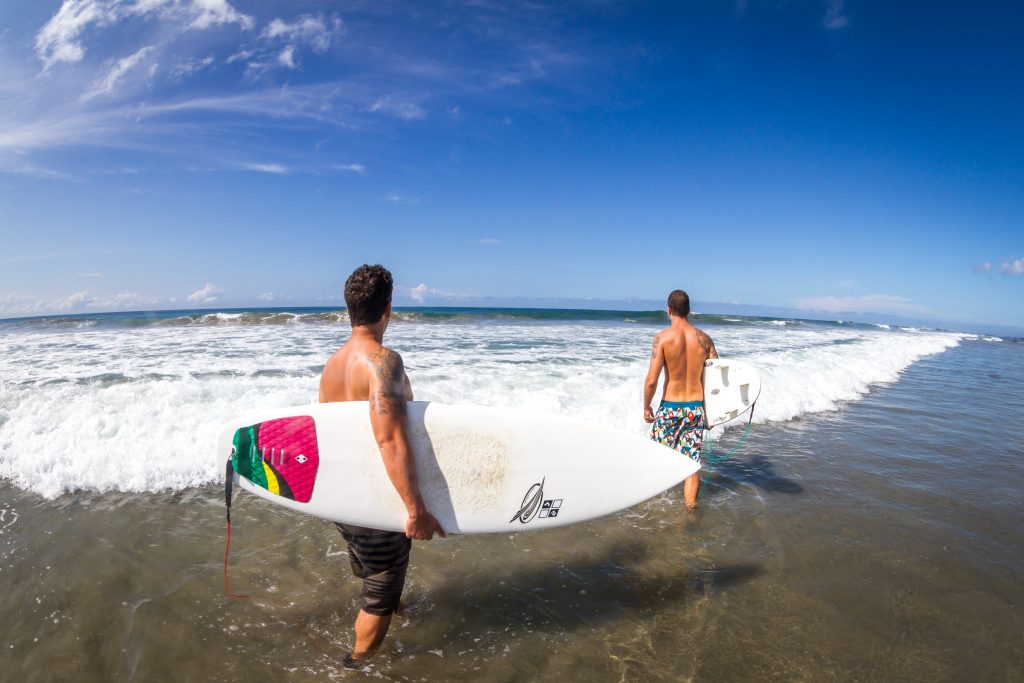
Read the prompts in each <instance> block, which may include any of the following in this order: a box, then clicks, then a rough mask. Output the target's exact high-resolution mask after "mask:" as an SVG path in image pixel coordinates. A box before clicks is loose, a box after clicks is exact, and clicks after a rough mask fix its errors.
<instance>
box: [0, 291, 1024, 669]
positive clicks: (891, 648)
mask: <svg viewBox="0 0 1024 683" xmlns="http://www.w3.org/2000/svg"><path fill="white" fill-rule="evenodd" d="M665 323H666V319H665V317H664V315H663V314H661V313H643V312H608V311H546V310H511V309H510V310H486V309H457V310H452V309H419V310H408V311H401V312H398V313H397V314H396V316H395V318H394V319H393V322H392V325H391V327H390V328H389V330H388V334H387V343H388V344H389V345H391V346H392V347H394V348H396V349H397V350H399V351H400V352H401V353H402V355H403V357H404V359H405V362H406V366H407V369H408V372H409V374H410V377H411V380H412V384H413V388H414V391H415V393H416V397H417V398H418V399H424V400H435V401H443V402H451V403H456V402H468V403H480V404H490V405H508V406H525V407H531V408H538V409H542V410H548V411H552V412H560V413H564V414H570V415H576V416H579V417H583V418H586V419H590V420H594V421H598V422H603V423H606V424H612V425H615V426H617V427H620V428H622V429H626V430H630V431H635V432H637V433H643V432H644V431H645V425H644V423H643V421H642V412H641V399H642V392H641V388H642V387H641V384H642V380H643V376H644V373H645V371H646V364H647V350H648V349H649V345H650V339H651V336H652V335H653V333H654V332H655V331H656V330H657V329H659V326H662V325H664V324H665ZM695 323H696V324H698V325H699V326H701V327H702V328H703V329H705V330H706V331H708V332H709V333H710V334H711V335H712V336H713V337H714V338H715V342H716V345H717V347H718V349H719V352H720V354H721V355H722V356H725V357H735V358H739V359H743V360H746V361H748V362H750V363H753V364H755V365H757V366H758V367H759V368H760V369H761V371H762V373H763V380H764V390H763V393H762V396H761V399H760V401H759V402H758V405H757V409H756V413H755V417H754V426H753V427H752V429H751V434H750V436H749V438H748V440H747V442H746V443H745V444H744V445H743V447H742V448H741V449H740V451H739V452H738V453H737V454H736V456H734V458H733V459H732V460H730V461H728V462H726V463H724V464H722V465H721V466H719V467H717V468H716V470H715V471H714V472H713V473H712V475H711V483H710V485H709V486H708V487H707V489H706V491H705V493H704V494H703V498H702V502H701V507H700V509H699V511H698V512H697V513H696V514H690V515H687V514H685V513H683V512H682V511H681V507H680V492H679V491H675V490H674V491H670V492H668V493H666V494H663V495H662V496H660V497H658V498H655V499H654V500H652V501H650V502H648V503H645V504H642V505H640V506H637V507H635V508H633V509H631V510H628V511H625V512H623V513H620V514H618V515H614V516H612V517H609V518H606V519H604V520H599V521H596V522H593V523H590V524H584V525H578V526H575V527H568V528H565V529H560V530H551V531H547V532H541V533H531V534H519V535H510V536H505V535H497V536H475V537H462V538H452V539H448V540H445V541H435V542H430V543H417V546H416V548H415V549H414V554H413V562H412V567H411V569H410V575H409V584H408V588H407V596H406V609H405V611H404V613H403V614H402V615H401V617H400V618H398V619H396V623H395V626H394V627H393V629H392V635H391V637H390V638H389V641H388V644H387V645H386V647H385V648H384V650H383V651H382V652H381V654H380V655H379V656H378V657H377V658H375V659H374V660H373V663H372V664H371V665H369V666H368V667H367V668H366V670H365V671H364V672H361V673H359V672H356V673H353V672H345V671H343V670H342V669H341V666H340V660H341V657H342V655H343V654H344V652H345V651H347V649H348V648H349V647H350V644H351V632H350V631H351V621H352V619H353V618H354V615H355V612H356V610H357V609H358V607H357V604H356V593H357V591H358V582H356V581H355V580H354V579H352V577H351V576H350V575H349V572H348V567H347V564H348V563H347V560H346V558H345V554H344V548H343V545H342V544H341V543H340V537H338V536H337V533H336V532H335V531H334V529H333V527H332V526H331V525H329V524H327V523H324V522H320V521H317V520H314V519H312V518H307V517H304V516H301V515H297V514H295V513H291V512H288V511H285V510H283V509H281V508H277V507H276V506H272V505H268V504H267V503H265V502H263V501H260V500H258V499H256V498H254V497H251V496H245V495H242V496H240V497H239V499H238V503H237V512H235V514H234V515H233V518H234V519H235V524H234V525H233V526H234V538H233V539H232V544H233V547H232V575H231V581H232V584H233V588H234V589H236V590H245V591H247V592H249V593H250V594H251V595H252V597H251V598H250V599H248V600H238V601H235V600H230V599H228V598H227V597H225V596H224V594H223V586H222V581H223V577H222V561H223V541H224V527H223V499H222V495H223V494H222V492H221V491H220V488H219V480H220V477H221V476H222V472H221V471H220V467H219V466H217V465H216V464H214V463H213V462H212V461H211V457H210V451H211V448H212V443H213V439H214V434H215V432H216V430H217V427H218V425H219V424H220V423H221V422H222V421H223V420H225V419H226V418H228V417H230V416H232V415H234V414H237V413H242V412H245V411H247V410H249V409H251V408H257V407H258V408H263V407H268V406H288V405H297V404H303V403H309V402H312V401H314V400H315V397H316V390H317V382H318V377H319V372H320V369H321V368H322V365H323V362H324V361H325V360H326V358H327V357H328V355H329V354H330V353H331V352H332V351H333V350H334V349H335V348H336V347H337V346H338V345H339V344H341V343H342V342H344V340H345V339H346V338H347V335H348V323H347V319H346V317H345V315H344V313H339V312H337V311H330V310H322V309H317V310H313V309H301V310H261V311H219V312H212V311H203V312H197V311H176V312H161V313H154V314H106V315H96V316H73V317H57V318H48V319H25V320H13V321H0V585H4V586H5V587H6V589H7V590H5V591H4V592H3V595H2V596H0V624H3V626H0V633H3V635H4V638H3V639H2V640H0V646H2V649H0V680H11V681H27V680H66V679H68V678H75V679H77V680H322V679H324V678H331V679H333V678H344V677H347V676H353V675H356V676H358V675H362V676H369V677H375V678H382V679H386V680H411V681H416V680H428V681H432V680H459V681H461V680H466V681H470V680H474V681H475V680H508V681H513V680H527V679H532V678H535V677H537V676H557V677H559V678H563V679H569V680H583V679H586V680H608V681H618V680H733V679H736V678H747V679H750V678H757V679H765V680H793V679H804V680H822V679H841V680H849V679H854V680H859V679H868V678H872V679H877V678H882V679H886V680H956V679H961V678H964V677H971V678H979V677H980V679H983V680H1019V679H1020V678H1021V677H1022V676H1024V636H1022V633H1024V628H1022V626H1024V620H1022V619H1021V617H1020V604H1021V599H1022V597H1024V588H1022V584H1021V580H1020V578H1019V567H1020V566H1021V564H1022V562H1024V533H1022V531H1021V529H1022V528H1024V525H1022V522H1024V519H1022V514H1021V512H1022V508H1021V505H1020V502H1019V501H1020V495H1019V491H1020V487H1021V484H1022V483H1024V468H1022V465H1021V462H1022V461H1021V456H1022V455H1024V429H1022V428H1021V426H1020V425H1022V424H1024V390H1022V389H1021V387H1022V386H1024V385H1022V382H1024V362H1022V361H1024V344H1022V343H1021V341H1020V340H1013V339H1000V338H997V337H986V336H979V335H972V334H962V333H956V332H948V331H938V330H922V329H913V328H899V327H896V326H887V325H865V324H849V323H840V322H816V321H808V320H777V319H766V318H747V317H740V316H712V315H704V316H696V317H695ZM737 437H738V431H736V430H734V429H726V430H724V432H722V430H717V431H716V434H715V439H716V443H718V444H720V445H722V446H723V447H728V446H731V445H732V444H734V443H735V441H736V438H737Z"/></svg>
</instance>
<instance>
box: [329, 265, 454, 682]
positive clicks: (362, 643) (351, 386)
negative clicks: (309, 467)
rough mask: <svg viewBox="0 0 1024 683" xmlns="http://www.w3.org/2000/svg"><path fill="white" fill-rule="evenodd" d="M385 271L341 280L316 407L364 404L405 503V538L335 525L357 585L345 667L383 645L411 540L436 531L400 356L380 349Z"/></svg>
mask: <svg viewBox="0 0 1024 683" xmlns="http://www.w3.org/2000/svg"><path fill="white" fill-rule="evenodd" d="M391 292H392V281H391V273H389V272H388V271H387V269H386V268H384V267H383V266H369V265H363V266H360V267H359V268H356V270H355V271H354V272H353V273H352V275H351V276H349V278H348V280H347V281H346V282H345V304H346V306H348V315H349V322H351V324H352V337H351V338H350V339H349V340H348V341H347V342H345V344H344V345H343V346H342V347H341V348H339V349H338V350H337V351H335V352H334V355H332V356H331V357H330V359H329V360H328V361H327V364H326V365H324V371H323V375H321V377H320V402H321V403H331V402H333V401H369V403H370V426H371V427H372V429H373V435H374V437H375V438H376V440H377V445H378V447H379V448H380V455H381V459H382V460H383V461H384V468H385V469H386V470H387V473H388V477H389V478H390V479H391V483H392V485H394V487H395V490H396V491H398V495H399V496H401V498H402V502H403V503H405V508H406V511H407V512H408V515H409V516H408V518H407V519H406V520H405V533H401V532H394V531H381V530H379V529H368V528H366V527H357V526H352V525H349V524H338V525H337V526H338V530H339V531H340V532H341V535H342V536H343V537H344V539H345V542H346V544H347V545H348V556H349V561H350V562H351V564H352V573H353V574H355V575H356V576H358V577H359V578H361V579H362V580H363V588H362V593H361V598H362V608H361V609H360V610H359V614H358V615H357V616H356V625H355V631H356V642H355V646H354V647H353V651H352V653H351V654H350V655H346V657H345V665H346V666H353V665H354V663H355V662H358V661H359V660H362V659H368V658H369V657H370V656H372V655H373V653H374V652H375V651H376V650H377V648H379V647H380V645H381V643H382V642H384V636H385V635H387V632H388V626H390V625H391V615H392V614H393V613H394V611H395V610H396V609H397V608H398V602H399V599H400V598H401V597H402V589H403V587H404V586H405V571H406V568H407V567H408V566H409V551H410V550H411V548H412V540H411V539H417V540H422V541H429V540H430V539H431V538H433V536H434V534H435V533H436V534H437V535H438V536H441V537H442V538H443V537H444V535H445V534H444V529H442V528H441V525H440V524H438V522H437V520H436V519H434V516H433V515H431V514H430V512H428V511H427V508H426V506H425V505H424V504H423V498H422V496H421V495H420V489H419V485H418V484H417V481H416V463H415V461H413V459H412V451H411V450H410V448H409V441H408V438H407V436H406V405H405V403H406V401H411V400H412V386H411V385H410V384H409V377H408V376H407V375H406V374H405V366H404V365H403V364H402V357H401V356H399V355H398V354H397V353H396V352H394V351H392V350H391V349H389V348H386V347H385V346H383V344H382V342H383V340H384V331H385V330H386V329H387V327H388V322H389V321H390V320H391Z"/></svg>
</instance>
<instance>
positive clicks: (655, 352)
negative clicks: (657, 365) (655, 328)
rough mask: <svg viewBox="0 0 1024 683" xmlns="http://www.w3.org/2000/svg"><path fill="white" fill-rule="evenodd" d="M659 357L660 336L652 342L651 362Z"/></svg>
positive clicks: (655, 336)
mask: <svg viewBox="0 0 1024 683" xmlns="http://www.w3.org/2000/svg"><path fill="white" fill-rule="evenodd" d="M657 357H658V335H654V341H653V342H651V360H654V359H655V358H657Z"/></svg>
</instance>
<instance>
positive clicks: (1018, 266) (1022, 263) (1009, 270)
mask: <svg viewBox="0 0 1024 683" xmlns="http://www.w3.org/2000/svg"><path fill="white" fill-rule="evenodd" d="M1002 271H1003V272H1004V273H1006V274H1007V275H1024V258H1018V259H1010V260H1009V261H1003V266H1002Z"/></svg>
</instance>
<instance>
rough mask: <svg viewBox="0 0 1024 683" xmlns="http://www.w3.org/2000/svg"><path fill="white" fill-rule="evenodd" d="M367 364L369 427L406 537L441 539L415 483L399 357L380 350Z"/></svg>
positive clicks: (403, 375)
mask: <svg viewBox="0 0 1024 683" xmlns="http://www.w3.org/2000/svg"><path fill="white" fill-rule="evenodd" d="M369 362H370V366H371V369H372V371H373V372H372V373H371V377H372V379H371V385H370V426H371V427H372V428H373V436H374V438H376V440H377V446H378V447H379V448H380V455H381V458H382V459H383V460H384V469H386V470H387V473H388V478H389V479H391V484H392V485H393V486H394V487H395V490H396V491H398V495H399V496H400V497H401V498H402V502H403V503H404V504H405V509H406V511H407V513H408V515H409V518H408V519H407V520H406V522H405V535H406V536H408V537H409V538H415V539H419V540H424V541H428V540H430V539H431V538H433V536H434V533H437V534H438V535H439V536H441V537H442V538H443V537H444V535H445V533H444V529H442V528H441V525H440V524H438V522H437V520H436V519H434V516H433V515H431V514H430V512H428V511H427V507H426V505H425V504H424V503H423V498H422V496H421V495H420V487H419V482H418V481H417V480H416V463H415V461H414V460H413V458H412V450H411V449H410V448H409V439H408V436H407V434H406V422H407V416H406V405H405V402H406V393H405V390H406V381H407V380H406V377H405V367H404V366H403V365H402V357H401V356H399V355H398V354H397V353H395V352H394V351H391V350H390V349H381V350H380V352H378V353H376V354H373V355H372V356H371V357H370V358H369Z"/></svg>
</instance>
